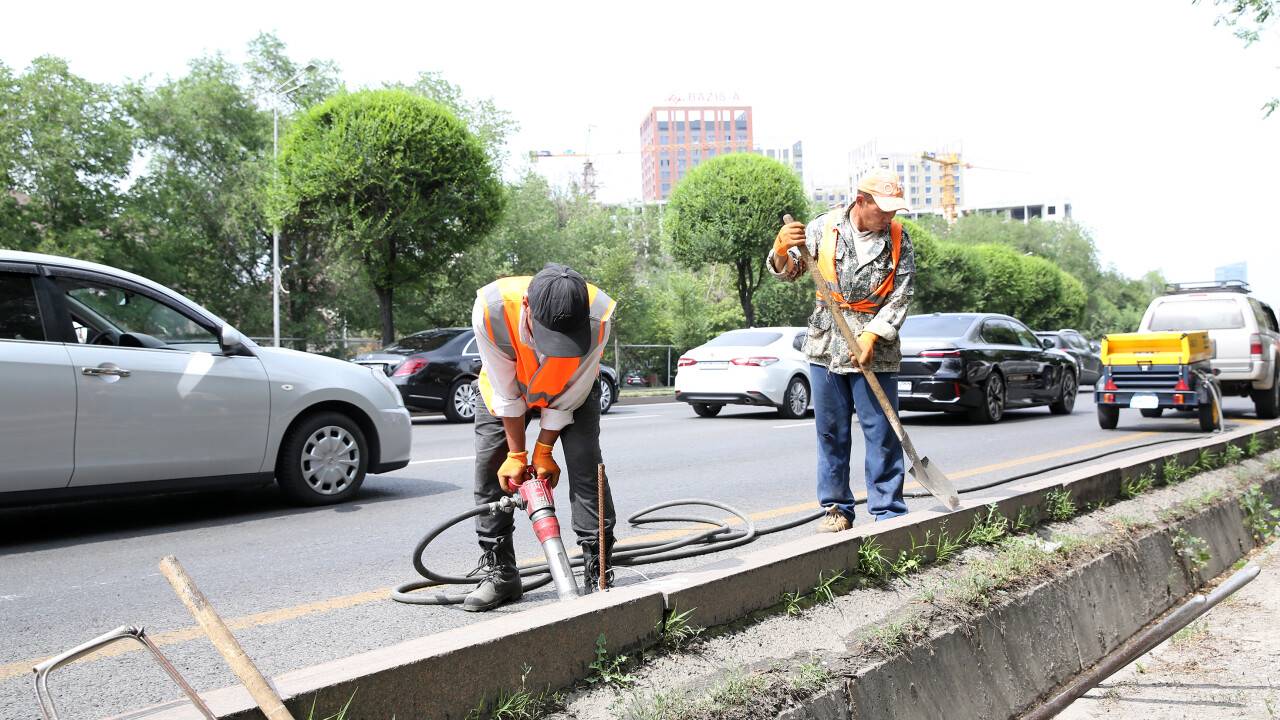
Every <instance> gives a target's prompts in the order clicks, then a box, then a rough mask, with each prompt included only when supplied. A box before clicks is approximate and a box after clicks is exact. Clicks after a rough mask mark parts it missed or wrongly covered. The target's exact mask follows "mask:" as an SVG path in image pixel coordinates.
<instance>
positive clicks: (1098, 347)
mask: <svg viewBox="0 0 1280 720" xmlns="http://www.w3.org/2000/svg"><path fill="white" fill-rule="evenodd" d="M1089 349H1090V350H1092V351H1094V352H1096V353H1100V352H1102V343H1100V342H1098V341H1097V340H1094V341H1093V342H1091V343H1089Z"/></svg>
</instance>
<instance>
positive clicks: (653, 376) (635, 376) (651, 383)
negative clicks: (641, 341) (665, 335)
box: [602, 343, 680, 388]
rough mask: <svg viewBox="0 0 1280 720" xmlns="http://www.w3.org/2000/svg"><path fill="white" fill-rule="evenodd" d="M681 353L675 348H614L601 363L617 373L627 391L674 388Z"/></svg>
mask: <svg viewBox="0 0 1280 720" xmlns="http://www.w3.org/2000/svg"><path fill="white" fill-rule="evenodd" d="M679 359H680V353H679V352H678V350H677V349H676V346H674V345H622V344H618V343H614V344H611V345H610V346H609V347H608V348H606V349H605V353H604V358H603V359H602V362H603V363H604V364H605V365H611V366H613V368H614V369H615V370H617V371H618V382H619V383H620V384H621V386H622V387H623V388H627V387H671V386H672V385H673V384H674V383H675V377H676V361H677V360H679Z"/></svg>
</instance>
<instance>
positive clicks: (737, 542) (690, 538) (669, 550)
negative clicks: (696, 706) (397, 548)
mask: <svg viewBox="0 0 1280 720" xmlns="http://www.w3.org/2000/svg"><path fill="white" fill-rule="evenodd" d="M1219 407H1221V405H1219ZM1185 439H1186V438H1180V437H1175V438H1165V439H1163V440H1153V441H1151V442H1146V443H1142V444H1139V445H1127V446H1125V447H1122V448H1116V449H1114V450H1108V451H1106V452H1102V453H1098V454H1096V455H1091V456H1089V457H1085V458H1076V459H1074V460H1071V461H1068V462H1063V463H1059V464H1057V465H1052V466H1050V467H1046V468H1041V469H1039V470H1032V471H1030V472H1025V473H1020V474H1018V475H1013V476H1011V477H1005V478H1001V479H999V480H993V481H991V482H987V483H983V484H981V485H974V486H972V487H967V488H965V489H963V490H960V491H959V493H960V494H961V495H965V494H969V493H974V492H978V491H980V490H987V489H990V488H993V487H996V486H998V485H1004V484H1007V483H1011V482H1015V481H1018V480H1023V479H1026V478H1029V477H1034V476H1036V475H1043V474H1044V473H1047V472H1052V471H1054V470H1061V469H1062V468H1065V467H1070V466H1072V465H1076V464H1079V463H1082V462H1089V461H1091V460H1098V459H1100V458H1104V457H1107V456H1109V455H1116V454H1119V453H1122V452H1129V451H1131V450H1140V449H1142V448H1145V447H1151V446H1153V445H1162V444H1164V443H1171V442H1183V441H1184V440H1185ZM902 496H903V497H904V498H925V497H930V495H929V493H928V492H923V491H917V492H909V493H903V495H902ZM865 503H866V500H856V501H855V504H857V505H863V504H865ZM681 506H688V507H709V508H717V509H719V510H723V511H725V512H727V513H729V515H731V516H732V517H731V518H728V519H715V518H708V517H701V516H696V515H654V513H657V512H658V511H660V510H666V509H667V508H673V507H681ZM514 508H515V504H514V502H512V501H511V500H510V498H504V499H503V500H500V501H498V502H493V503H488V504H485V505H477V506H475V507H473V508H471V509H470V510H467V511H466V512H464V513H460V514H458V515H455V516H453V517H451V518H448V519H446V520H444V521H442V522H440V523H439V524H437V525H435V526H434V527H432V528H431V530H430V531H428V532H427V534H426V535H424V536H423V537H422V539H421V540H419V541H418V545H417V546H416V547H415V548H414V549H413V568H414V570H417V571H418V574H419V575H421V576H422V577H424V578H426V579H425V580H415V581H413V582H407V583H404V584H403V585H399V586H397V587H396V588H395V590H393V591H392V593H391V599H392V600H395V601H397V602H402V603H408V604H410V605H456V604H458V603H461V602H462V601H463V599H464V598H466V596H467V594H466V593H464V592H458V593H447V592H443V591H439V590H437V591H436V592H432V593H424V592H421V591H422V590H426V589H428V588H433V587H441V586H444V585H475V584H476V582H477V578H476V577H474V576H470V575H464V576H459V575H445V574H443V573H438V572H436V571H434V570H432V569H431V568H429V567H427V564H426V563H425V562H424V561H423V555H424V554H425V553H426V551H427V546H428V545H430V544H431V542H432V541H434V540H435V539H436V538H437V537H439V536H440V534H441V533H443V532H444V531H445V530H448V529H449V528H451V527H453V526H454V525H457V524H458V523H460V522H463V521H464V520H468V519H470V518H473V517H476V516H477V515H485V514H488V513H493V512H511V511H512V510H513V509H514ZM824 514H826V511H825V510H815V511H814V512H812V513H808V514H805V515H803V516H801V517H798V518H795V519H794V520H788V521H787V522H783V523H779V524H777V525H773V526H770V527H767V528H758V527H756V524H755V521H754V520H752V519H751V516H750V515H748V514H746V513H745V512H743V511H741V510H739V509H738V508H736V507H734V506H732V505H728V504H726V503H722V502H719V501H716V500H708V499H705V498H684V499H681V500H669V501H667V502H661V503H658V504H656V505H650V506H649V507H647V508H644V509H643V510H640V511H638V512H635V513H632V514H631V515H630V516H629V517H628V518H627V522H628V523H629V524H630V525H631V526H632V527H644V526H645V525H652V524H655V523H671V522H684V523H696V524H699V525H706V526H709V527H707V529H705V530H701V531H697V532H692V533H690V534H689V535H686V536H684V537H681V538H677V539H675V540H670V541H660V540H653V541H649V542H639V543H633V544H628V545H627V546H626V549H625V550H615V551H614V553H613V557H612V564H613V565H614V566H615V567H629V566H633V565H646V564H649V563H656V562H665V561H667V560H680V559H683V558H689V557H695V556H698V555H706V554H709V553H713V552H720V551H721V550H728V549H729V548H734V547H739V546H742V545H746V544H747V543H750V542H752V541H754V540H755V539H756V538H758V537H762V536H764V535H771V534H773V533H776V532H782V531H783V530H790V529H792V528H795V527H799V526H800V525H804V524H805V523H808V522H812V521H814V520H817V519H818V518H820V517H822V516H823V515H824ZM735 519H736V520H737V521H738V524H740V525H741V527H740V528H735V527H733V526H732V525H733V524H734V523H733V521H734V520H735ZM582 563H583V560H582V556H581V555H579V556H577V557H574V558H571V559H570V565H571V566H573V567H575V568H578V567H582ZM519 571H520V577H521V578H525V581H524V585H523V591H524V592H529V591H531V590H536V589H538V588H540V587H542V586H544V585H546V584H548V583H550V582H551V571H550V570H549V569H548V567H547V563H546V562H545V561H544V562H539V563H534V564H530V565H521V566H520V567H519Z"/></svg>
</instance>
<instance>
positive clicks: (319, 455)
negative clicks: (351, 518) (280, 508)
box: [276, 412, 369, 505]
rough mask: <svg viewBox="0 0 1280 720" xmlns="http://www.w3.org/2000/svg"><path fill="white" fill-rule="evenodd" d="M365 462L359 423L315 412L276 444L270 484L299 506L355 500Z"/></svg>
mask: <svg viewBox="0 0 1280 720" xmlns="http://www.w3.org/2000/svg"><path fill="white" fill-rule="evenodd" d="M368 464H369V444H368V442H366V441H365V437H364V433H363V432H361V430H360V426H359V425H356V423H355V422H354V421H353V420H352V419H351V418H349V417H347V416H346V415H342V414H340V413H335V412H322V413H316V414H314V415H310V416H307V417H305V418H303V419H302V420H301V421H299V422H298V424H297V425H296V426H295V427H294V428H293V429H292V430H291V431H290V432H289V435H288V436H287V437H286V438H285V440H284V442H283V443H281V445H280V456H279V458H278V460H277V462H276V482H277V483H278V484H279V485H280V490H281V491H282V492H283V493H284V494H285V496H286V497H288V498H289V499H290V500H292V501H293V502H295V503H297V504H299V505H332V504H334V503H340V502H344V501H346V500H350V499H351V498H352V497H354V496H355V494H356V492H357V491H359V489H360V485H361V483H363V482H364V474H365V471H366V470H367V469H368Z"/></svg>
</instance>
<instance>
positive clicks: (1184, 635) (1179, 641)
mask: <svg viewBox="0 0 1280 720" xmlns="http://www.w3.org/2000/svg"><path fill="white" fill-rule="evenodd" d="M1208 634H1209V624H1208V622H1207V621H1205V620H1197V621H1195V622H1193V623H1191V624H1190V625H1188V626H1186V627H1184V628H1182V629H1181V630H1179V631H1178V632H1176V633H1174V634H1173V637H1172V638H1169V644H1170V645H1173V646H1174V647H1181V646H1184V645H1190V644H1192V643H1194V642H1196V641H1197V640H1199V639H1200V638H1202V637H1204V636H1205V635H1208Z"/></svg>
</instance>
